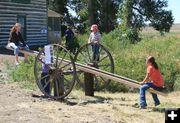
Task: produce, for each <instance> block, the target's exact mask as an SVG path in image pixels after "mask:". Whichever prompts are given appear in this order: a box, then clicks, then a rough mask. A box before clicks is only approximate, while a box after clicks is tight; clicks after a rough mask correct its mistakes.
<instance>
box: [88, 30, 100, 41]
mask: <svg viewBox="0 0 180 123" xmlns="http://www.w3.org/2000/svg"><path fill="white" fill-rule="evenodd" d="M100 40H101V34H100V33H99V32H95V33H94V32H91V34H90V36H89V41H90V42H100ZM90 42H89V43H90Z"/></svg>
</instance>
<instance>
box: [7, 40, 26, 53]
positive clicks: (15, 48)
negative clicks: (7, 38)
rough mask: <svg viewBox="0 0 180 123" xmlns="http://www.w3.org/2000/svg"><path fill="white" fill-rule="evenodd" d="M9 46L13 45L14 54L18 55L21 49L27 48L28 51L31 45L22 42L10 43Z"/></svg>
mask: <svg viewBox="0 0 180 123" xmlns="http://www.w3.org/2000/svg"><path fill="white" fill-rule="evenodd" d="M8 47H11V48H13V49H14V55H18V54H19V50H20V49H23V50H27V51H28V50H29V47H28V46H27V45H26V46H23V44H21V43H20V44H19V45H16V44H14V43H9V44H8Z"/></svg>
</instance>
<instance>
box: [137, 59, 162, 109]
mask: <svg viewBox="0 0 180 123" xmlns="http://www.w3.org/2000/svg"><path fill="white" fill-rule="evenodd" d="M146 64H147V73H146V77H145V78H144V80H143V81H142V82H141V83H140V84H143V85H142V86H141V87H140V108H141V109H145V108H146V106H147V103H146V96H145V91H146V90H147V89H149V88H153V89H155V90H157V89H159V88H162V87H163V86H164V80H163V77H162V75H161V73H160V70H159V67H158V65H157V63H156V61H155V58H154V57H152V56H149V57H148V58H147V59H146ZM152 97H153V100H154V103H155V106H157V105H159V104H160V101H159V99H158V96H157V94H155V93H152Z"/></svg>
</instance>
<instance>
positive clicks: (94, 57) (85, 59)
mask: <svg viewBox="0 0 180 123" xmlns="http://www.w3.org/2000/svg"><path fill="white" fill-rule="evenodd" d="M75 61H76V62H77V63H81V64H84V65H90V66H91V65H92V64H93V66H94V67H96V68H98V69H100V70H104V71H107V72H111V73H114V61H113V58H112V56H111V54H110V53H109V51H108V50H107V49H106V48H105V47H104V46H103V45H101V44H99V43H90V44H85V45H83V46H82V47H81V48H80V49H79V50H78V51H77V53H76V55H75ZM83 79H84V73H83V72H82V71H79V70H77V81H78V83H79V84H80V85H81V86H82V87H83V88H84V86H85V85H84V80H83ZM109 83H110V80H109V79H106V78H103V77H101V76H97V75H94V90H96V91H99V90H101V89H104V88H105V87H107V86H108V84H109Z"/></svg>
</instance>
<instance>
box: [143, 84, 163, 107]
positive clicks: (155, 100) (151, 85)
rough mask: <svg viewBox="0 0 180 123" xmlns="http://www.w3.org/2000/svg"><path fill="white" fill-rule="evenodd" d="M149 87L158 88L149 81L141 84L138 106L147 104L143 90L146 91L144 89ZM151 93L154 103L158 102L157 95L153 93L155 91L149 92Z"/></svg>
mask: <svg viewBox="0 0 180 123" xmlns="http://www.w3.org/2000/svg"><path fill="white" fill-rule="evenodd" d="M149 88H153V89H155V90H157V89H158V87H157V86H155V85H154V84H153V83H150V82H148V83H145V84H144V85H142V86H141V87H140V106H141V107H144V106H147V103H146V95H145V92H146V90H147V89H149ZM151 94H152V97H153V100H154V103H155V105H158V104H160V101H159V99H158V97H157V94H155V93H151Z"/></svg>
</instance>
